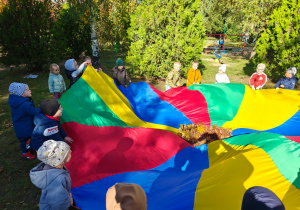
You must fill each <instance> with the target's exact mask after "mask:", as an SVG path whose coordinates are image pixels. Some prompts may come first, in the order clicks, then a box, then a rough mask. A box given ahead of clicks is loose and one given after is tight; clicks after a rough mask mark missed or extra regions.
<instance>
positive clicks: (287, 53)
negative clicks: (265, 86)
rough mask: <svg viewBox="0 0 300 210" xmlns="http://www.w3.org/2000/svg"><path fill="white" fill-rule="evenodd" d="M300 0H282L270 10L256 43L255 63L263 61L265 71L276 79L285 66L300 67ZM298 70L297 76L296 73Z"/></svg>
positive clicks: (281, 73) (283, 71)
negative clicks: (265, 25) (267, 19)
mask: <svg viewBox="0 0 300 210" xmlns="http://www.w3.org/2000/svg"><path fill="white" fill-rule="evenodd" d="M299 29H300V2H298V1H297V0H284V1H283V2H282V5H281V6H280V7H279V8H277V9H275V10H274V11H273V14H272V15H271V18H270V22H269V23H268V25H267V29H266V30H265V32H264V33H262V34H261V37H260V38H259V40H258V42H257V46H256V51H257V55H256V57H255V63H256V64H257V63H260V62H263V63H266V64H267V68H266V73H267V75H268V76H271V77H273V78H275V79H278V78H280V77H282V76H283V75H284V74H285V71H286V69H287V68H288V67H292V66H295V67H296V68H297V69H298V70H299V68H300V57H299V51H300V37H299V32H300V31H299ZM299 75H300V74H299V71H298V76H299Z"/></svg>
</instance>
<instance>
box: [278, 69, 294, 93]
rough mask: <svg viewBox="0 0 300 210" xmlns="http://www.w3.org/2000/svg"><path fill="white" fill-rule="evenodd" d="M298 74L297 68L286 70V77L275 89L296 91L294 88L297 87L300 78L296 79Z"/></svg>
mask: <svg viewBox="0 0 300 210" xmlns="http://www.w3.org/2000/svg"><path fill="white" fill-rule="evenodd" d="M296 73H297V69H296V67H290V68H288V69H287V70H286V73H285V77H284V78H281V79H280V80H279V81H278V82H277V84H276V86H275V88H276V89H279V88H283V89H289V90H294V87H295V85H296V84H297V82H298V80H299V79H298V77H296V76H295V75H296Z"/></svg>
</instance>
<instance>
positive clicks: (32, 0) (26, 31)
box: [0, 0, 54, 70]
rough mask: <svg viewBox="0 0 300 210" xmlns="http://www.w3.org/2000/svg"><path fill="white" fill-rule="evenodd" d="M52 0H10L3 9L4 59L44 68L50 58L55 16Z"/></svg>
mask: <svg viewBox="0 0 300 210" xmlns="http://www.w3.org/2000/svg"><path fill="white" fill-rule="evenodd" d="M51 9H52V2H51V0H44V1H37V0H10V1H9V4H7V5H5V6H4V8H3V10H2V12H1V13H0V43H1V45H2V47H3V49H2V50H3V52H4V53H5V54H4V55H3V59H2V62H3V63H4V64H7V65H11V64H14V65H19V64H27V65H28V67H30V68H32V69H35V70H40V69H41V68H42V66H43V65H44V64H46V63H48V62H49V59H50V58H51V55H52V52H53V49H51V47H52V45H51V44H50V41H51V36H52V32H51V31H52V28H53V26H54V18H53V14H52V13H51Z"/></svg>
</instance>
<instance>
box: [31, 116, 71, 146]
mask: <svg viewBox="0 0 300 210" xmlns="http://www.w3.org/2000/svg"><path fill="white" fill-rule="evenodd" d="M34 124H35V128H34V130H33V132H32V135H31V142H30V148H32V149H34V150H36V151H37V150H38V149H39V148H40V146H42V144H43V143H44V142H45V141H47V140H49V139H52V140H55V141H65V140H64V138H65V137H66V136H67V134H66V132H65V131H64V130H63V129H62V127H61V125H60V123H59V122H58V121H57V120H54V119H50V118H49V117H47V116H46V115H44V114H43V113H42V112H40V111H39V112H37V113H36V114H35V116H34Z"/></svg>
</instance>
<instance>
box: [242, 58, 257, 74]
mask: <svg viewBox="0 0 300 210" xmlns="http://www.w3.org/2000/svg"><path fill="white" fill-rule="evenodd" d="M243 71H244V73H245V74H246V75H248V76H251V75H252V74H253V73H254V72H255V71H256V67H255V64H254V63H253V61H252V60H250V61H249V63H246V65H245V67H244V68H243Z"/></svg>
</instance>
